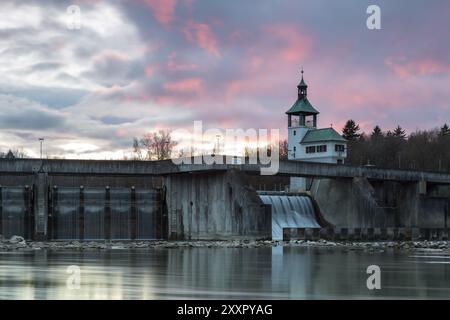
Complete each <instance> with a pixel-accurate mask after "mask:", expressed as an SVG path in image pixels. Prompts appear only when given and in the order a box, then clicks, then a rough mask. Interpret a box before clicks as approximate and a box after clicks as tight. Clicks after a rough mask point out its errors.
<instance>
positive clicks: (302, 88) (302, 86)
mask: <svg viewBox="0 0 450 320" xmlns="http://www.w3.org/2000/svg"><path fill="white" fill-rule="evenodd" d="M303 73H304V71H303V67H302V71H301V74H302V79H301V80H300V83H299V84H298V86H297V88H298V98H299V99H300V100H301V99H303V98H306V96H307V94H308V92H307V89H308V85H307V84H306V83H305V80H304V79H303Z"/></svg>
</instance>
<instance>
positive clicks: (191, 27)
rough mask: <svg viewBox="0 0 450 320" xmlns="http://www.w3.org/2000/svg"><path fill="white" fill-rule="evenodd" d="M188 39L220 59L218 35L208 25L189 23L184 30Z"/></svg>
mask: <svg viewBox="0 0 450 320" xmlns="http://www.w3.org/2000/svg"><path fill="white" fill-rule="evenodd" d="M183 33H184V34H185V36H186V39H187V40H188V41H190V42H192V43H195V44H197V45H198V46H199V47H200V48H202V49H204V50H206V51H207V52H208V53H210V54H212V55H213V56H215V57H217V58H218V57H220V53H219V49H218V41H217V38H216V35H215V34H214V33H213V32H212V30H211V28H210V27H209V26H208V25H207V24H206V23H200V22H195V21H189V22H188V23H187V24H186V25H185V26H184V28H183Z"/></svg>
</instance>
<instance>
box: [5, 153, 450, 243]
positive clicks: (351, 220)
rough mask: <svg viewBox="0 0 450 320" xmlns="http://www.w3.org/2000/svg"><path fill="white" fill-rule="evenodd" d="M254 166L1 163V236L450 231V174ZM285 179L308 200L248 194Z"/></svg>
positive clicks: (277, 235) (138, 236)
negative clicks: (298, 185)
mask: <svg viewBox="0 0 450 320" xmlns="http://www.w3.org/2000/svg"><path fill="white" fill-rule="evenodd" d="M259 169H260V166H259V165H250V164H241V165H205V164H203V165H175V164H174V163H172V162H171V161H83V160H36V159H17V160H0V234H1V235H3V236H4V237H5V238H8V237H11V236H12V235H18V236H23V237H24V238H26V239H30V240H31V239H32V240H51V239H55V240H59V239H61V240H62V239H66V240H72V239H73V240H78V239H79V240H103V239H122V240H127V239H176V240H229V239H245V240H250V239H255V240H267V239H270V238H273V239H281V238H282V237H283V231H282V230H283V229H285V230H288V229H289V230H290V229H297V230H300V231H299V233H298V234H299V235H301V234H305V235H306V236H307V235H308V232H306V233H304V232H303V231H304V230H308V229H313V230H310V231H312V232H313V236H314V237H318V236H321V234H323V233H324V232H325V233H326V235H327V236H330V235H331V234H332V233H333V232H334V233H337V232H338V233H339V234H341V235H342V236H344V235H345V234H347V233H348V234H350V233H354V234H364V232H365V231H364V230H367V235H368V237H371V236H372V234H377V232H378V231H380V230H381V231H382V230H390V229H392V230H397V229H398V230H402V228H409V229H417V228H419V229H423V228H425V229H445V230H447V229H448V228H449V222H448V221H450V218H449V216H450V214H449V212H450V174H449V173H437V172H420V171H410V170H390V169H382V168H371V167H369V168H366V167H352V166H345V165H336V164H322V163H306V162H301V161H282V162H280V172H279V174H278V176H277V177H276V178H272V177H268V176H265V177H262V176H260V175H259V173H260V172H259ZM256 173H257V174H256ZM289 177H308V178H314V179H313V183H312V185H311V190H310V193H309V194H308V195H306V194H298V193H297V194H294V193H287V192H281V191H280V192H278V193H276V194H275V193H268V192H267V191H266V193H264V194H262V193H258V192H257V191H256V190H255V189H256V186H257V185H264V186H266V185H270V184H274V183H272V182H273V181H276V183H280V184H281V182H282V181H281V182H280V179H281V180H283V179H286V178H289ZM273 179H274V180H273ZM55 186H56V187H55ZM279 189H283V188H281V187H280V188H279ZM285 190H286V189H285ZM318 228H321V230H320V231H319V230H317V229H318ZM381 231H380V232H378V233H379V234H383V232H381ZM289 234H291V238H292V235H294V236H295V234H294V233H289Z"/></svg>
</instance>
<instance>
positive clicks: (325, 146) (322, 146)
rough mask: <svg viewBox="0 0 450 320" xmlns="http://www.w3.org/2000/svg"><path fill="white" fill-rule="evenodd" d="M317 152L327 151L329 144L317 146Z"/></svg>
mask: <svg viewBox="0 0 450 320" xmlns="http://www.w3.org/2000/svg"><path fill="white" fill-rule="evenodd" d="M317 152H327V145H326V144H324V145H321V146H317Z"/></svg>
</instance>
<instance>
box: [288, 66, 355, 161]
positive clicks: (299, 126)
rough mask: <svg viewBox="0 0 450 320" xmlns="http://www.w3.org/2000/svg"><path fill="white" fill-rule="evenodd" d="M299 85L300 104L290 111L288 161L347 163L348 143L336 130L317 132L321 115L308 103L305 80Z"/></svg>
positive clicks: (320, 130)
mask: <svg viewBox="0 0 450 320" xmlns="http://www.w3.org/2000/svg"><path fill="white" fill-rule="evenodd" d="M303 73H304V72H303V70H302V78H301V81H300V83H299V84H298V85H297V90H298V91H297V100H296V101H295V103H294V104H293V105H292V107H290V108H289V110H288V111H286V114H287V116H288V159H289V160H298V161H309V162H322V163H336V164H341V163H344V160H345V158H346V157H347V140H345V139H344V138H343V137H342V136H341V135H340V134H339V133H338V132H336V130H334V129H333V128H332V127H329V128H322V129H318V128H317V116H318V114H319V111H317V109H316V108H315V107H314V106H313V105H312V104H311V103H310V102H309V100H308V85H307V84H306V82H305V80H304V77H303Z"/></svg>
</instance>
